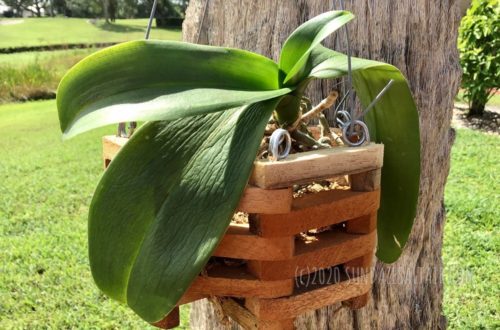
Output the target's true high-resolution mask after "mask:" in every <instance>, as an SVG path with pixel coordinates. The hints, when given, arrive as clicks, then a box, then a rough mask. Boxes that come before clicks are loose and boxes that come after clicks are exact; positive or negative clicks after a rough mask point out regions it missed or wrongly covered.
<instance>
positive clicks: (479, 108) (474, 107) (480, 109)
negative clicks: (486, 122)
mask: <svg viewBox="0 0 500 330" xmlns="http://www.w3.org/2000/svg"><path fill="white" fill-rule="evenodd" d="M485 107H486V104H484V102H481V101H478V100H472V102H471V106H470V109H469V113H468V114H467V116H483V114H484V108H485Z"/></svg>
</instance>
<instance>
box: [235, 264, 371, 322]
mask: <svg viewBox="0 0 500 330" xmlns="http://www.w3.org/2000/svg"><path fill="white" fill-rule="evenodd" d="M370 288H371V274H366V275H363V276H360V277H358V278H354V279H352V278H351V279H346V278H344V279H343V280H342V281H340V282H338V283H334V284H330V285H326V286H320V287H317V288H315V287H312V286H309V287H307V288H299V289H297V292H296V293H294V294H293V295H292V296H290V297H284V298H276V299H258V298H248V299H246V302H245V306H246V307H247V308H248V309H249V310H250V311H251V312H252V313H253V314H254V315H255V316H256V317H257V318H259V319H261V320H266V321H267V320H281V319H290V318H294V317H297V316H298V315H300V314H302V313H305V312H308V311H312V310H316V309H319V308H321V307H324V306H328V305H331V304H334V303H338V302H341V301H345V300H348V299H350V298H353V297H357V296H360V295H363V294H365V293H366V292H368V291H369V290H370Z"/></svg>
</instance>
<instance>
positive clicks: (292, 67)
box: [279, 11, 354, 85]
mask: <svg viewBox="0 0 500 330" xmlns="http://www.w3.org/2000/svg"><path fill="white" fill-rule="evenodd" d="M353 18H354V15H353V14H352V13H350V12H348V11H329V12H326V13H323V14H321V15H318V16H316V17H314V18H312V19H310V20H309V21H307V22H305V23H304V24H302V25H301V26H299V27H298V28H297V29H296V30H295V31H293V33H292V34H291V35H290V36H289V37H288V39H287V40H286V41H285V44H284V45H283V48H282V49H281V56H280V61H279V65H280V69H281V70H283V71H284V72H285V74H286V77H285V78H284V81H283V84H287V83H288V84H287V85H292V84H294V83H296V82H298V81H300V80H301V79H303V78H305V77H307V73H306V74H304V72H303V70H302V69H303V68H304V65H305V64H306V62H307V60H308V58H309V54H310V53H311V52H312V50H313V49H314V48H315V47H316V46H318V45H319V44H320V42H321V41H323V40H324V39H325V38H326V37H328V36H329V35H330V34H332V33H333V32H335V31H336V30H337V29H339V28H340V27H342V26H343V25H344V24H346V23H347V22H349V21H350V20H352V19H353Z"/></svg>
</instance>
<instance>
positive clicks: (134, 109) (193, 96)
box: [57, 41, 290, 138]
mask: <svg viewBox="0 0 500 330" xmlns="http://www.w3.org/2000/svg"><path fill="white" fill-rule="evenodd" d="M278 72H279V70H278V66H277V64H276V63H275V62H273V61H272V60H270V59H268V58H266V57H263V56H260V55H257V54H254V53H251V52H247V51H243V50H238V49H229V48H222V47H211V46H200V45H194V44H189V43H181V42H176V41H131V42H126V43H123V44H120V45H117V46H113V47H110V48H107V49H104V50H102V51H99V52H97V53H95V54H92V55H91V56H89V57H87V58H85V59H84V60H83V61H81V62H80V63H78V64H77V65H76V66H75V67H73V68H72V69H71V70H70V71H69V72H68V73H67V74H66V75H65V76H64V78H63V79H62V81H61V83H60V85H59V88H58V91H57V93H58V97H57V106H58V109H59V120H60V124H61V129H62V131H63V132H64V133H65V137H66V138H69V137H72V136H74V135H76V134H79V133H82V132H85V131H87V130H90V129H93V128H97V127H99V126H104V125H108V124H112V123H117V122H125V121H148V120H174V119H177V118H181V117H185V116H193V115H200V114H205V113H209V112H215V111H219V110H223V109H228V108H231V107H236V106H240V105H244V104H250V103H254V102H258V101H262V100H267V99H271V98H273V97H277V96H281V95H284V94H286V93H288V92H289V91H290V90H289V89H286V88H285V89H279V83H278V75H279V74H278Z"/></svg>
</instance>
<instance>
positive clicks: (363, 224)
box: [346, 213, 377, 234]
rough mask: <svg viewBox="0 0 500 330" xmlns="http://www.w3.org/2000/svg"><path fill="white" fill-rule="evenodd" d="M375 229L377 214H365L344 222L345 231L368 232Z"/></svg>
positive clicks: (352, 232)
mask: <svg viewBox="0 0 500 330" xmlns="http://www.w3.org/2000/svg"><path fill="white" fill-rule="evenodd" d="M376 229H377V214H376V213H372V214H367V215H364V216H362V217H360V218H357V219H352V220H349V221H347V223H346V231H347V232H348V233H350V234H368V233H371V232H373V231H374V230H376Z"/></svg>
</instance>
